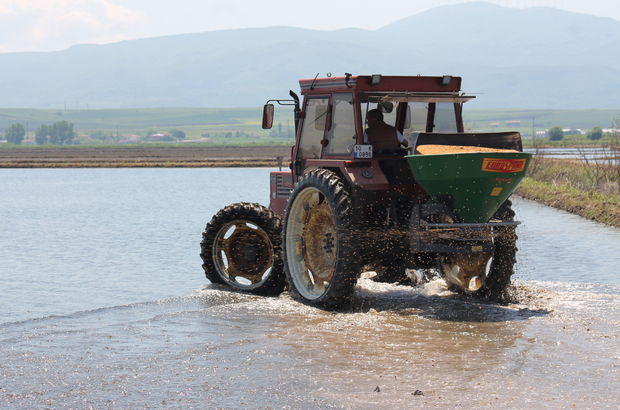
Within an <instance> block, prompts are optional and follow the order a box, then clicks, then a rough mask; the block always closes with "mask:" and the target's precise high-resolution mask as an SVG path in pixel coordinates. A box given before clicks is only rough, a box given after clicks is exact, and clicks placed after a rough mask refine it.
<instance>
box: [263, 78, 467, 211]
mask: <svg viewBox="0 0 620 410" xmlns="http://www.w3.org/2000/svg"><path fill="white" fill-rule="evenodd" d="M299 84H300V88H301V94H302V96H303V97H304V99H303V102H302V103H300V100H299V97H298V96H297V95H296V94H295V93H293V92H292V91H291V93H290V94H291V97H293V99H292V100H269V101H268V102H267V104H266V105H265V109H264V111H263V128H271V125H272V122H273V113H274V104H273V103H277V104H279V105H294V106H295V130H296V133H295V134H296V140H295V145H294V146H293V147H292V150H291V163H290V168H291V171H292V173H288V172H274V173H273V174H272V178H271V185H272V190H271V207H272V209H274V211H276V213H278V214H281V213H282V212H283V211H284V206H285V204H286V200H287V196H286V195H284V193H285V192H286V191H287V190H290V189H292V187H293V186H294V184H295V182H296V181H297V180H298V179H299V177H301V176H302V175H303V174H304V172H306V170H308V169H313V168H319V167H320V168H327V169H332V170H338V172H339V173H340V174H342V175H343V176H345V177H346V178H347V180H348V181H349V182H350V183H351V184H353V185H358V186H360V187H361V188H362V189H366V190H379V189H380V190H385V189H386V188H388V187H389V186H394V185H398V184H402V183H407V184H412V183H413V181H412V180H411V173H410V172H409V171H408V169H407V167H408V165H407V164H406V162H405V161H404V156H405V155H406V154H407V153H408V152H414V150H415V146H416V143H417V140H418V138H419V136H420V134H421V133H451V134H454V133H462V132H463V119H462V116H461V112H462V104H463V103H464V102H466V101H468V100H470V99H472V98H474V97H473V96H466V95H463V94H461V93H460V89H461V78H460V77H453V76H447V75H446V76H442V77H425V76H406V77H405V76H382V75H380V74H374V75H366V76H351V75H349V74H347V75H345V76H344V77H326V78H314V79H304V80H300V81H299ZM372 111H379V112H380V113H381V116H382V117H383V119H382V126H383V128H382V129H381V130H383V131H384V134H383V135H382V134H381V130H380V131H379V132H374V134H373V135H374V136H375V138H374V139H373V138H372V136H373V135H369V134H371V133H370V132H369V131H368V117H369V113H371V115H372ZM401 138H402V139H403V140H404V141H406V142H404V143H401V142H400V141H398V139H401ZM378 141H386V142H387V144H381V143H378ZM386 146H387V147H389V148H386ZM398 159H400V161H398ZM401 168H404V170H405V172H402V171H403V169H401Z"/></svg>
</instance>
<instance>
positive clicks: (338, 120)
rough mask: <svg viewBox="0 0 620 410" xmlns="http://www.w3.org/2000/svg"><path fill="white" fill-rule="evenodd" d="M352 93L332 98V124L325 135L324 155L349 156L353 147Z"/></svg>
mask: <svg viewBox="0 0 620 410" xmlns="http://www.w3.org/2000/svg"><path fill="white" fill-rule="evenodd" d="M353 107H354V106H353V94H352V93H336V94H334V95H333V97H332V124H331V128H330V129H329V131H328V133H327V139H328V141H329V143H328V144H327V146H326V147H325V154H326V155H335V154H344V155H349V154H350V153H351V151H352V149H353V145H355V139H356V137H355V114H354V110H353Z"/></svg>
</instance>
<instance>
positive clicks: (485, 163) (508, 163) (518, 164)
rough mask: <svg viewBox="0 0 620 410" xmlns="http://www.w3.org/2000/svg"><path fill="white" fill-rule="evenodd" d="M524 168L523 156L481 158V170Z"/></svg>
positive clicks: (518, 170) (510, 170)
mask: <svg viewBox="0 0 620 410" xmlns="http://www.w3.org/2000/svg"><path fill="white" fill-rule="evenodd" d="M524 169H525V158H523V159H506V158H483V159H482V170H483V171H485V172H504V173H509V172H521V171H523V170H524Z"/></svg>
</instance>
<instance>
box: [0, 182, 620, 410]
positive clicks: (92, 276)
mask: <svg viewBox="0 0 620 410" xmlns="http://www.w3.org/2000/svg"><path fill="white" fill-rule="evenodd" d="M115 172H118V171H113V172H111V173H109V171H105V170H104V171H97V172H95V173H94V174H89V176H88V177H85V176H84V174H82V176H80V174H79V173H69V175H71V176H72V177H73V178H74V179H73V182H72V183H69V182H67V183H65V184H57V185H56V186H55V187H54V189H51V190H46V189H44V188H42V187H41V186H40V182H41V181H40V179H41V178H45V177H46V175H49V174H45V173H43V174H36V178H32V180H29V179H28V178H25V177H24V179H23V180H22V182H23V183H24V184H27V183H30V184H34V185H36V186H37V189H36V197H41V196H42V197H43V198H44V199H45V201H44V202H45V203H47V204H52V205H53V208H54V209H55V211H54V210H49V209H48V210H47V211H46V212H48V213H50V216H52V215H54V216H56V217H57V218H62V217H63V215H65V214H66V215H73V216H72V218H74V219H75V218H78V219H79V218H81V217H82V215H84V216H89V218H90V219H94V221H92V223H91V224H89V225H88V226H89V228H91V229H90V230H89V236H90V237H91V238H93V237H94V240H95V242H98V243H103V244H104V245H105V246H107V247H108V249H112V250H114V251H116V252H114V253H115V254H116V255H117V256H116V258H112V257H110V258H109V259H108V260H107V263H105V262H104V261H103V260H102V259H105V258H104V256H105V255H101V254H99V253H97V248H96V247H92V246H84V245H83V242H84V237H83V236H82V233H81V231H79V230H76V229H75V227H74V225H72V224H71V223H70V220H67V221H62V222H64V223H60V222H58V221H57V222H56V223H53V224H50V225H48V227H47V234H45V235H44V237H46V238H48V237H49V238H58V237H61V238H64V240H65V241H64V243H63V246H55V245H54V244H49V245H48V246H47V247H45V246H41V244H40V243H39V242H35V243H30V242H28V243H25V244H24V243H22V242H23V241H24V240H25V239H26V238H28V235H29V234H28V232H29V230H30V229H31V228H32V226H31V223H32V221H23V220H22V219H24V215H23V214H24V212H22V213H20V212H17V208H20V209H24V207H26V209H29V208H27V204H28V203H31V200H32V198H33V197H35V195H34V194H33V195H32V196H29V194H28V192H27V191H25V190H24V189H25V188H23V186H22V187H21V188H18V187H16V186H9V187H8V188H10V189H5V190H4V191H3V192H10V193H12V195H13V198H12V201H9V200H7V201H6V202H4V203H2V205H3V209H5V212H6V215H7V216H6V217H5V218H4V219H3V223H4V225H3V226H2V228H3V230H2V232H6V230H7V229H9V228H10V231H11V233H12V236H11V238H12V239H11V240H9V239H7V238H8V235H6V236H0V239H1V240H2V241H1V242H2V243H0V245H1V246H0V249H3V250H2V251H0V257H1V259H2V260H3V261H4V263H3V265H2V266H1V267H0V281H1V284H2V287H3V288H4V289H5V290H7V289H8V290H9V291H8V292H6V293H4V292H3V293H4V294H3V297H2V299H1V300H0V307H1V311H0V313H1V314H2V316H1V318H2V320H1V322H2V323H1V324H0V357H1V359H2V360H0V406H2V407H10V408H33V407H36V408H42V407H52V408H69V407H74V408H75V407H77V408H85V407H89V406H92V407H97V408H119V407H120V408H127V407H164V406H166V407H183V408H185V407H208V406H210V407H216V406H217V407H283V406H291V407H295V408H299V407H301V408H309V407H345V408H353V407H355V408H376V407H384V408H387V407H391V408H393V407H397V408H410V407H456V406H462V407H466V408H474V407H475V408H478V407H487V408H491V407H493V408H494V407H498V406H502V407H512V408H558V407H562V408H564V407H571V406H575V407H579V408H617V406H618V404H619V403H620V340H619V337H620V275H619V274H618V271H619V268H618V266H620V260H619V259H618V252H617V250H618V249H620V231H619V230H617V229H610V228H607V227H604V226H602V225H598V224H594V223H590V222H588V221H585V220H583V219H581V218H578V217H573V216H571V215H568V214H565V213H563V212H558V211H555V210H552V209H550V208H546V207H541V206H538V205H536V204H533V203H531V202H527V201H522V200H516V201H515V207H516V209H517V213H518V215H519V219H521V220H523V222H524V224H523V225H522V226H521V227H520V228H519V235H520V239H521V240H520V245H519V246H520V253H519V260H518V265H517V274H516V278H517V281H516V287H515V303H513V304H511V305H508V306H498V305H492V304H484V303H478V302H476V301H471V300H467V299H464V298H462V297H460V296H458V295H455V294H453V293H451V292H448V291H447V290H446V289H445V284H444V283H443V282H442V281H441V280H436V281H433V282H431V283H428V284H426V285H424V286H423V287H419V288H411V287H405V286H397V285H393V284H384V283H375V282H372V281H371V280H369V279H361V280H360V282H359V284H358V287H357V288H356V293H355V299H354V303H353V306H352V307H351V308H350V309H349V310H347V311H344V312H336V313H334V312H324V311H321V310H317V309H314V308H311V307H308V306H305V305H302V304H300V303H298V302H296V301H293V300H291V299H290V298H289V297H288V295H287V294H283V295H281V296H280V297H278V298H263V297H256V296H248V295H243V294H239V293H234V292H229V291H228V290H226V289H224V288H222V287H218V286H213V285H209V284H208V283H207V282H206V281H205V280H203V279H202V276H201V273H200V270H199V260H197V248H196V247H195V246H194V247H193V248H192V247H190V246H188V245H187V243H189V242H191V241H195V239H196V238H190V239H191V241H190V240H188V242H187V243H186V242H184V240H185V239H184V237H185V236H192V235H196V232H195V231H196V230H197V235H199V232H200V229H201V228H202V227H199V228H198V229H196V228H195V227H194V225H195V224H196V221H195V220H194V219H193V217H192V216H190V215H191V214H190V213H186V212H190V210H191V209H193V210H194V211H195V213H203V212H205V211H210V210H209V209H206V208H209V207H213V208H216V209H217V207H218V206H220V205H219V203H217V201H228V202H232V201H230V199H232V198H231V197H235V196H237V195H238V193H235V192H234V190H232V189H229V190H228V192H224V193H223V194H222V196H224V198H222V197H220V198H213V199H205V197H204V196H203V198H202V200H199V199H196V198H195V194H192V193H191V192H188V193H184V192H185V190H186V189H187V190H188V191H192V190H193V191H194V192H196V191H200V190H203V189H213V188H211V187H212V186H214V185H217V184H226V181H223V180H218V175H216V174H209V173H206V174H205V173H202V172H201V171H200V170H182V171H174V172H171V173H167V172H166V170H157V171H155V173H148V172H147V171H144V170H143V171H138V172H135V171H128V172H129V173H126V174H116V173H115ZM245 172H247V174H244V176H245V177H246V178H245V180H244V181H243V183H244V184H247V185H248V186H250V185H252V184H253V183H256V184H257V183H258V181H254V180H253V178H255V179H256V180H262V178H263V177H264V176H265V175H263V173H266V172H267V171H263V170H257V171H254V172H252V171H247V170H246V171H245ZM16 175H21V174H16ZM51 175H52V177H53V179H57V177H58V175H59V174H58V173H52V174H51ZM5 176H6V175H5ZM205 176H207V177H210V178H204V177H205ZM192 178H193V179H192ZM4 180H6V178H5V179H4ZM97 181H99V182H97ZM110 181H113V182H114V184H111V186H114V190H115V191H114V193H113V194H112V193H110V192H109V191H106V190H105V189H104V188H105V187H107V186H108V184H109V183H110ZM198 181H201V182H198ZM147 182H148V183H147ZM92 184H94V185H95V186H94V187H91V185H92ZM149 184H150V185H149ZM231 184H232V183H231V182H228V186H229V187H230V186H231ZM72 186H73V188H72ZM233 186H234V185H233ZM76 187H79V189H77V188H76ZM88 187H90V188H88ZM138 187H139V188H138ZM4 188H7V186H4ZM183 188H185V189H183ZM166 190H174V192H175V193H177V194H178V195H181V198H178V197H175V199H170V198H168V199H166V198H167V196H165V195H162V194H161V193H162V192H166ZM246 194H247V196H249V197H258V196H259V195H261V194H262V192H251V191H250V190H248V191H246ZM72 195H73V196H72ZM108 196H113V197H114V201H113V202H114V203H115V204H117V205H118V206H120V207H121V208H122V209H123V212H119V213H115V214H114V218H109V219H108V217H106V216H105V215H106V214H105V213H101V212H96V211H99V208H97V207H96V206H95V205H94V204H95V203H96V202H97V201H95V199H97V200H98V201H100V202H103V203H107V202H106V201H108V200H107V199H106V198H107V197H108ZM85 197H86V199H85ZM5 198H6V197H5ZM250 200H252V199H251V198H250ZM2 201H3V199H2V198H0V202H2ZM133 201H137V202H136V203H150V204H158V205H157V206H155V205H153V206H152V208H154V209H151V210H150V211H149V212H150V213H148V214H145V212H146V211H145V208H139V211H140V212H138V210H137V209H134V206H133V205H135V204H136V203H134V202H133ZM145 201H146V202H145ZM166 201H169V202H166ZM170 202H172V203H170ZM228 202H227V203H228ZM11 204H13V205H11ZM11 206H13V208H12V207H11ZM30 206H32V205H30ZM93 207H94V208H95V210H93V209H92V208H93ZM39 209H42V207H41V208H39ZM67 209H69V210H71V212H65V211H67ZM160 209H161V210H160ZM170 209H175V211H176V212H170ZM89 210H90V211H89ZM160 212H161V213H162V214H161V215H160V214H159V213H160ZM163 214H166V215H167V218H168V219H165V218H163ZM140 215H142V217H140ZM145 215H148V217H147V216H145ZM199 216H200V217H203V216H202V215H199ZM31 218H35V219H37V217H36V216H32V215H31ZM67 218H69V216H67ZM102 218H103V219H102ZM153 220H160V221H161V222H160V224H159V226H157V228H156V229H155V228H153V230H152V231H149V230H148V227H149V226H151V223H152V221H153ZM170 220H171V221H170ZM81 222H82V223H86V219H85V220H82V221H81ZM169 224H171V225H169ZM172 224H174V226H175V228H174V229H173V228H172V227H171V226H172ZM63 225H66V227H63ZM95 226H102V228H100V229H99V230H97V229H94V227H95ZM103 227H105V228H103ZM64 229H68V230H69V231H68V232H65V231H64ZM119 230H120V231H121V232H123V233H124V235H125V236H129V237H128V238H125V239H123V241H122V243H121V244H120V245H116V244H115V243H114V239H113V237H110V235H112V234H113V233H114V232H118V231H119ZM134 230H137V231H140V232H139V233H135V232H133V231H134ZM145 231H146V233H145ZM157 231H163V232H165V233H166V235H164V236H166V237H168V238H169V237H171V236H172V237H174V238H178V241H179V242H180V243H179V244H177V245H175V244H173V243H171V242H170V241H169V240H164V239H160V238H159V237H158V236H155V232H157ZM52 233H53V234H52ZM147 233H151V234H152V235H150V236H149V235H147ZM30 235H32V234H30ZM33 236H35V237H36V235H33ZM73 236H75V238H73ZM38 237H40V236H38ZM144 237H149V238H150V241H146V240H145V239H142V241H140V238H144ZM72 238H73V239H72ZM106 238H107V239H106ZM74 240H75V241H76V242H75V243H74V242H73V241H74ZM15 242H17V243H22V244H21V247H20V249H23V248H25V249H26V250H29V249H32V250H38V252H39V253H38V255H37V257H36V258H35V257H30V258H29V257H27V256H24V255H28V254H29V252H23V253H22V252H16V251H15V250H14V249H15V248H14V247H13V246H14V243H15ZM145 242H147V243H145ZM80 244H81V245H82V246H79V245H80ZM129 244H131V245H132V246H133V248H132V247H130V246H129ZM102 246H103V245H102ZM117 246H118V248H117ZM121 247H127V250H126V251H125V252H122V251H120V248H121ZM7 248H8V249H13V252H12V253H11V252H9V251H7V250H6V249H7ZM136 248H137V249H138V250H140V251H141V252H136V250H135V249H136ZM151 248H154V249H151ZM63 249H64V251H63ZM145 252H146V254H147V255H149V258H144V254H145ZM177 253H178V254H177ZM171 254H172V255H171ZM141 255H142V256H141ZM157 255H160V256H159V259H158V258H157ZM185 255H187V256H185ZM175 258H177V259H175ZM143 259H148V260H143ZM42 260H43V261H49V262H48V263H47V264H43V263H42ZM42 264H43V265H45V266H48V269H47V270H45V269H41V266H42ZM197 265H198V266H197ZM104 268H105V269H104ZM108 271H110V272H114V274H113V275H107V274H106V272H108ZM147 273H150V275H148V274H147ZM63 277H64V278H66V280H64V281H63V280H62V279H61V278H63ZM58 295H61V296H60V297H59V296H58ZM93 295H96V296H93ZM162 295H164V296H162ZM68 299H71V300H68ZM52 301H53V303H52Z"/></svg>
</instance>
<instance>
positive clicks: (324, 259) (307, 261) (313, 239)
mask: <svg viewBox="0 0 620 410" xmlns="http://www.w3.org/2000/svg"><path fill="white" fill-rule="evenodd" d="M337 239H338V238H337V234H336V224H335V222H334V217H333V213H332V211H331V209H330V207H329V204H328V203H327V200H326V198H325V196H324V195H323V194H322V193H321V192H320V191H319V190H318V189H316V188H312V187H309V188H306V189H304V190H302V191H301V192H299V194H298V195H297V196H296V197H295V198H294V200H293V203H292V205H291V208H290V210H289V217H288V221H287V228H286V257H287V264H288V268H289V273H290V276H291V279H292V281H293V286H295V289H296V290H297V291H298V292H299V293H300V294H301V296H303V297H304V298H306V299H309V300H314V299H317V298H319V297H321V296H322V295H323V294H325V293H326V292H327V290H328V288H329V286H330V285H331V282H332V279H333V277H334V273H335V270H336V260H337V246H336V244H337Z"/></svg>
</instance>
